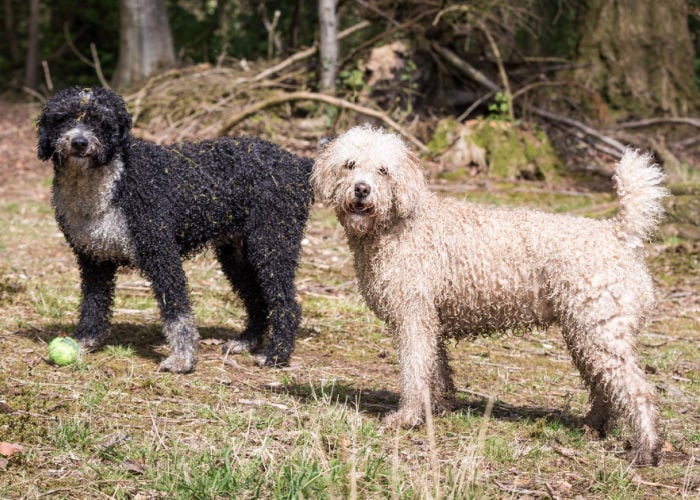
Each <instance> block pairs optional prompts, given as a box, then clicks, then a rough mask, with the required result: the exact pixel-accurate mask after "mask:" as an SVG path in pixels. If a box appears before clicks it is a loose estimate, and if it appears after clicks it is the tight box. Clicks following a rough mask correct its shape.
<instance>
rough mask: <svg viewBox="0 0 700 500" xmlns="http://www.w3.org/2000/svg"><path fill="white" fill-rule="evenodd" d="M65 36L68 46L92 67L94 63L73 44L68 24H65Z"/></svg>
mask: <svg viewBox="0 0 700 500" xmlns="http://www.w3.org/2000/svg"><path fill="white" fill-rule="evenodd" d="M63 36H65V37H66V44H67V45H68V48H69V49H70V50H71V51H72V52H73V54H75V55H76V57H77V58H78V59H80V60H81V61H83V62H84V63H85V64H87V65H88V66H92V61H90V59H88V58H87V57H85V56H84V55H83V54H82V53H81V52H80V51H79V50H78V48H77V47H76V46H75V44H74V43H73V38H72V37H71V36H70V31H68V23H63Z"/></svg>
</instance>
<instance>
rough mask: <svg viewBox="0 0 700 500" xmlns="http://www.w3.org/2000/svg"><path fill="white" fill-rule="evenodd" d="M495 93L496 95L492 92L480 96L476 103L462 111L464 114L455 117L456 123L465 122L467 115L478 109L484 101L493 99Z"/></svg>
mask: <svg viewBox="0 0 700 500" xmlns="http://www.w3.org/2000/svg"><path fill="white" fill-rule="evenodd" d="M495 93H496V91H494V90H492V91H490V92H487V93H486V94H484V95H482V96H481V97H479V98H478V99H477V100H476V101H474V102H473V103H472V104H471V106H469V107H468V108H467V109H466V110H465V111H464V113H462V114H461V115H459V116H458V117H457V121H458V122H463V121H464V120H466V119H467V118H468V117H469V115H471V114H472V111H474V110H475V109H476V108H478V107H479V106H480V105H481V103H483V102H484V101H488V100H489V99H491V97H493V95H494V94H495Z"/></svg>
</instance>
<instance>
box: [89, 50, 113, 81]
mask: <svg viewBox="0 0 700 500" xmlns="http://www.w3.org/2000/svg"><path fill="white" fill-rule="evenodd" d="M90 52H91V53H92V60H93V61H94V66H95V73H97V78H98V79H99V80H100V83H101V84H102V86H103V87H104V88H106V89H111V87H110V86H109V83H107V80H106V79H105V75H104V74H103V73H102V65H101V64H100V58H99V56H98V55H97V47H96V46H95V44H94V43H91V44H90Z"/></svg>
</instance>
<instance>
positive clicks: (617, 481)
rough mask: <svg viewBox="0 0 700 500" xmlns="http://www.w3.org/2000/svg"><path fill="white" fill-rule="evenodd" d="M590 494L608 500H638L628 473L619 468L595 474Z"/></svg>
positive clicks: (602, 470)
mask: <svg viewBox="0 0 700 500" xmlns="http://www.w3.org/2000/svg"><path fill="white" fill-rule="evenodd" d="M591 492H592V493H595V494H600V495H603V496H604V497H605V498H609V499H619V500H623V499H627V498H638V497H639V494H638V493H639V492H638V488H637V487H636V486H635V485H634V484H633V483H632V479H631V477H630V474H629V472H628V471H627V470H626V469H624V468H622V467H619V466H614V467H611V468H610V469H608V468H604V469H601V470H599V471H598V472H597V474H596V476H595V482H594V483H593V485H592V486H591Z"/></svg>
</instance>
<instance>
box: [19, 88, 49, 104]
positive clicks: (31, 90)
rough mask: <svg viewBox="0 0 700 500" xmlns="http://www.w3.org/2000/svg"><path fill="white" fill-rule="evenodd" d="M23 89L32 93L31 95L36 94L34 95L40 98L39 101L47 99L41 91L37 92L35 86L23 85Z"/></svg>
mask: <svg viewBox="0 0 700 500" xmlns="http://www.w3.org/2000/svg"><path fill="white" fill-rule="evenodd" d="M22 90H24V91H25V92H26V93H27V94H29V95H31V96H34V97H36V98H37V99H39V102H45V101H46V98H45V97H44V96H43V95H41V94H40V93H39V92H37V91H36V90H34V89H33V88H30V87H26V86H25V87H22Z"/></svg>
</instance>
